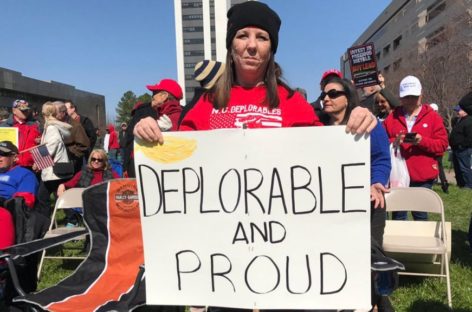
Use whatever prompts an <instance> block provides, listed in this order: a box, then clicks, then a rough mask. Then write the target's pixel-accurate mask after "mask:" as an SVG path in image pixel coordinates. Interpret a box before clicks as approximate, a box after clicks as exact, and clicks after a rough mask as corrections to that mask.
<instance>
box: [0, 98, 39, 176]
mask: <svg viewBox="0 0 472 312" xmlns="http://www.w3.org/2000/svg"><path fill="white" fill-rule="evenodd" d="M12 112H13V114H12V115H11V116H10V117H9V118H8V119H7V120H5V121H3V122H2V123H0V127H15V128H18V150H19V151H20V154H19V155H18V161H17V165H19V166H22V167H25V168H28V169H31V168H32V167H33V164H34V161H33V157H32V156H31V153H30V152H29V151H27V152H22V151H24V150H26V149H28V148H31V147H33V146H36V145H38V143H37V142H36V139H39V138H40V137H41V133H40V132H39V128H38V124H37V123H36V122H35V121H34V120H33V119H32V117H31V107H30V105H29V103H28V102H26V101H25V100H15V101H14V102H13V106H12Z"/></svg>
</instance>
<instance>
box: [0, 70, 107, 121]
mask: <svg viewBox="0 0 472 312" xmlns="http://www.w3.org/2000/svg"><path fill="white" fill-rule="evenodd" d="M16 99H22V100H26V101H28V102H29V103H30V105H31V106H32V107H33V108H35V109H38V111H41V106H42V105H43V104H44V103H45V102H47V101H56V100H59V101H64V100H72V101H73V102H74V103H75V104H76V105H77V109H78V111H79V113H80V114H81V115H84V116H87V117H89V118H90V119H91V120H92V122H93V124H94V125H95V126H96V127H100V128H104V127H105V119H106V116H105V97H104V96H103V95H100V94H95V93H91V92H87V91H83V90H78V89H76V88H75V87H74V86H71V85H67V84H64V83H60V82H57V81H44V80H38V79H33V78H30V77H26V76H23V75H22V74H21V73H20V72H17V71H13V70H10V69H6V68H1V67H0V107H5V108H7V109H8V110H9V111H11V107H12V104H13V101H14V100H16Z"/></svg>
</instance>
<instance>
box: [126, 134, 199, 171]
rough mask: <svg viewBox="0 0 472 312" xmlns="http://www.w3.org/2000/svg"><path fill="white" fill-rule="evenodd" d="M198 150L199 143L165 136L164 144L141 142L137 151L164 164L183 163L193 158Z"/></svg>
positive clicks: (137, 145) (136, 148) (136, 146)
mask: <svg viewBox="0 0 472 312" xmlns="http://www.w3.org/2000/svg"><path fill="white" fill-rule="evenodd" d="M196 149H197V141H196V140H194V139H187V138H181V137H175V136H165V137H164V144H162V145H159V144H157V143H148V142H145V141H141V140H140V141H139V144H136V145H135V150H136V151H140V152H142V153H143V154H144V155H146V157H148V158H150V159H152V160H155V161H157V162H160V163H164V164H171V163H176V162H179V161H182V160H184V159H187V158H189V157H190V156H192V154H193V152H194V151H195V150H196Z"/></svg>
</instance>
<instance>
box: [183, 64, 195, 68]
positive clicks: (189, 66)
mask: <svg viewBox="0 0 472 312" xmlns="http://www.w3.org/2000/svg"><path fill="white" fill-rule="evenodd" d="M185 68H195V63H185Z"/></svg>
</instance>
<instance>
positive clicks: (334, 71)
mask: <svg viewBox="0 0 472 312" xmlns="http://www.w3.org/2000/svg"><path fill="white" fill-rule="evenodd" d="M330 75H335V76H338V77H339V78H341V79H342V78H343V73H341V72H340V71H339V70H337V69H334V68H333V69H328V70H327V71H325V72H324V73H323V76H321V81H323V80H325V79H326V77H328V76H330Z"/></svg>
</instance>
